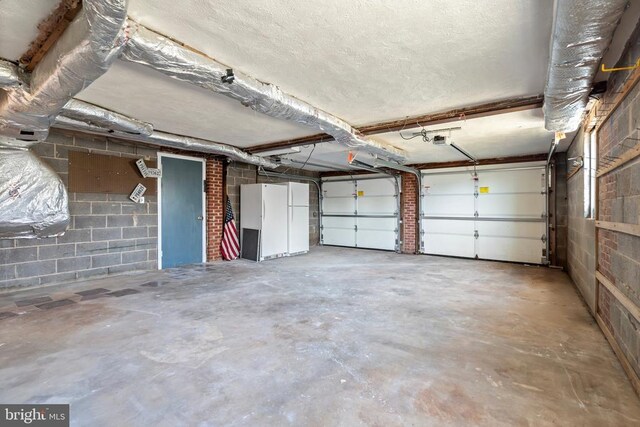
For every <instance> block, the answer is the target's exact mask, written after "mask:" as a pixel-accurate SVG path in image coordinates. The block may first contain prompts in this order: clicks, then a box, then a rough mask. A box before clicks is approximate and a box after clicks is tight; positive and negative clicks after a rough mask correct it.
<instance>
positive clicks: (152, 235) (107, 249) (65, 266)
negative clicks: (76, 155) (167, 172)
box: [0, 131, 158, 289]
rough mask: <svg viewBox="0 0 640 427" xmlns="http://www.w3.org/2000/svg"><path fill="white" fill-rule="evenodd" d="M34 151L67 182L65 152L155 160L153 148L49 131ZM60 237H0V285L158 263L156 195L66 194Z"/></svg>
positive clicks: (50, 280) (31, 283)
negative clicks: (141, 199)
mask: <svg viewBox="0 0 640 427" xmlns="http://www.w3.org/2000/svg"><path fill="white" fill-rule="evenodd" d="M33 151H34V152H35V153H36V154H37V155H38V156H39V157H40V158H41V159H42V160H43V161H44V162H45V163H47V164H48V165H49V166H51V168H53V170H54V171H55V172H57V173H58V174H59V175H60V177H61V178H62V180H63V181H64V183H65V185H67V184H68V153H69V151H91V152H94V153H99V154H108V155H112V156H124V157H129V156H131V157H136V158H137V157H144V158H146V159H155V158H156V150H155V149H152V148H148V147H143V146H140V145H133V144H127V143H122V142H114V141H110V140H108V139H107V138H101V137H95V138H93V137H90V136H77V135H75V136H74V135H73V134H68V133H63V132H59V131H52V132H51V134H50V135H49V138H48V139H47V141H45V142H43V143H41V144H38V145H36V146H35V147H34V148H33ZM69 210H70V213H71V223H70V225H69V229H68V230H67V232H66V233H65V235H64V236H61V237H57V238H49V239H15V240H7V239H3V240H0V289H2V288H9V287H19V286H38V285H46V284H50V283H58V282H65V281H70V280H75V279H82V278H87V277H93V276H99V275H104V274H110V273H119V272H124V271H132V270H147V269H153V268H156V266H157V262H156V260H157V235H158V221H157V212H158V205H157V201H156V197H155V196H148V197H146V200H145V203H144V204H136V203H133V202H131V201H130V200H129V198H128V196H127V195H124V194H81V193H69Z"/></svg>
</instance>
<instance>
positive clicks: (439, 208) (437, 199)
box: [423, 193, 475, 217]
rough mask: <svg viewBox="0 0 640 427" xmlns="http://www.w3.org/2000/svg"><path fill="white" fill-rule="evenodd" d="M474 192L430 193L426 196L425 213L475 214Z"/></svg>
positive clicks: (428, 214) (429, 214)
mask: <svg viewBox="0 0 640 427" xmlns="http://www.w3.org/2000/svg"><path fill="white" fill-rule="evenodd" d="M474 199H475V197H474V196H473V193H471V194H467V195H430V194H427V195H426V196H425V197H424V209H423V210H424V214H425V215H427V216H463V217H467V216H473V214H474V212H475V210H474Z"/></svg>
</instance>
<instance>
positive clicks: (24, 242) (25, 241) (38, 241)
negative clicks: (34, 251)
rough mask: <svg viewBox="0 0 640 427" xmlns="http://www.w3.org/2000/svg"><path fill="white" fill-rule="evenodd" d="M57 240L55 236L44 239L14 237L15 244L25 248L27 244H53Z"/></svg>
mask: <svg viewBox="0 0 640 427" xmlns="http://www.w3.org/2000/svg"><path fill="white" fill-rule="evenodd" d="M56 243H57V240H56V238H55V237H47V238H44V239H16V240H15V244H16V247H18V248H26V247H29V246H48V245H55V244H56Z"/></svg>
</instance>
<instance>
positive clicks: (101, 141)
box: [74, 136, 107, 150]
mask: <svg viewBox="0 0 640 427" xmlns="http://www.w3.org/2000/svg"><path fill="white" fill-rule="evenodd" d="M74 144H75V146H76V147H82V148H89V149H92V150H106V149H107V140H106V138H102V137H95V138H92V137H78V136H76V137H75V138H74Z"/></svg>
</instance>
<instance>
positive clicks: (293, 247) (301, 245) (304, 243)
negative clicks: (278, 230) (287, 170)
mask: <svg viewBox="0 0 640 427" xmlns="http://www.w3.org/2000/svg"><path fill="white" fill-rule="evenodd" d="M287 200H288V202H287V205H288V209H289V212H288V221H287V223H288V224H287V253H288V254H289V255H297V254H303V253H305V252H308V251H309V184H301V183H298V182H288V183H287Z"/></svg>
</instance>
